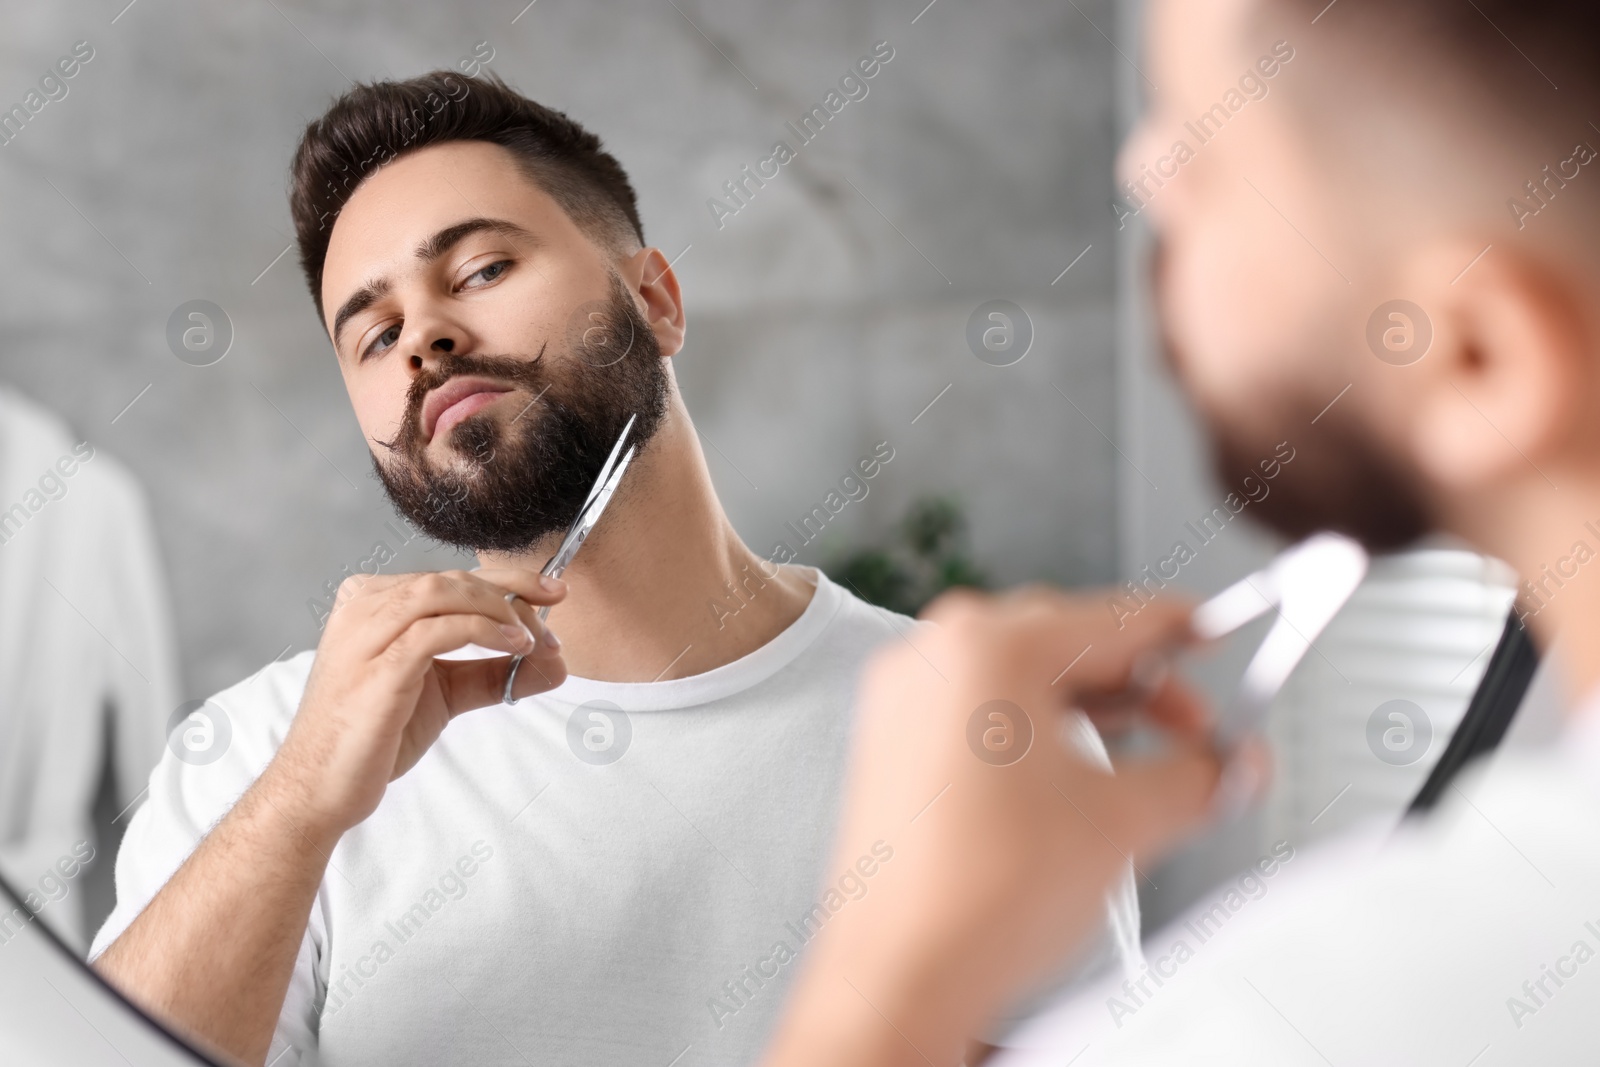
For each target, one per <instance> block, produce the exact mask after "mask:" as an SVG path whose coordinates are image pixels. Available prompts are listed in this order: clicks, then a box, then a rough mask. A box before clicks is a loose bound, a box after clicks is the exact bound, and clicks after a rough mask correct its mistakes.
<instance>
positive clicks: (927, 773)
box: [770, 589, 1265, 1064]
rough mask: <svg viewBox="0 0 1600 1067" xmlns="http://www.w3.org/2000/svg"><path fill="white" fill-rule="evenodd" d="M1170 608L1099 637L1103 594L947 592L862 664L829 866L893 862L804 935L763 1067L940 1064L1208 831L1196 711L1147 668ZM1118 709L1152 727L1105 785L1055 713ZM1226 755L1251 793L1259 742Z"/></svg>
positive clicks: (1103, 625) (1160, 652)
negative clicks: (1121, 893) (1234, 756)
mask: <svg viewBox="0 0 1600 1067" xmlns="http://www.w3.org/2000/svg"><path fill="white" fill-rule="evenodd" d="M1189 612H1190V605H1188V604H1184V603H1170V602H1158V603H1153V604H1150V605H1148V606H1146V607H1145V608H1144V609H1143V610H1142V611H1140V613H1139V614H1138V615H1137V616H1136V617H1135V618H1133V619H1130V620H1126V625H1125V626H1124V627H1123V628H1121V629H1119V628H1118V626H1117V624H1116V623H1115V622H1114V621H1113V620H1112V618H1111V617H1110V615H1109V614H1108V613H1107V611H1106V609H1105V605H1104V598H1103V597H1094V596H1086V597H1070V596H1066V595H1063V594H1060V593H1056V592H1052V591H1047V590H1042V589H1030V590H1025V591H1021V592H1016V593H1011V594H1007V595H1004V596H999V597H989V596H983V595H979V594H976V593H972V592H956V593H952V594H949V595H947V596H945V597H943V598H941V599H940V600H939V601H937V602H936V603H935V604H934V605H933V606H932V607H931V608H930V609H929V611H928V612H927V613H926V617H927V618H928V619H929V620H931V621H932V622H934V623H936V624H937V628H936V629H933V630H931V631H928V632H924V633H922V634H919V635H918V636H917V638H916V645H917V647H916V648H913V647H911V646H910V645H909V644H907V643H905V642H901V643H899V644H897V645H894V646H891V647H889V648H888V649H887V650H885V651H884V652H882V653H880V654H879V655H878V656H877V657H876V658H875V659H874V661H873V662H872V664H871V666H870V667H869V669H868V671H867V673H866V677H865V680H864V683H863V686H862V690H861V699H860V704H859V709H858V725H857V729H858V736H857V738H856V749H855V757H854V763H853V767H852V772H851V779H850V786H849V791H848V793H847V797H846V803H845V808H844V813H843V816H842V819H841V824H840V834H839V846H838V851H837V852H836V854H835V864H836V868H835V869H836V870H843V869H845V868H847V867H849V866H850V865H851V864H852V863H853V862H854V861H855V860H856V858H857V857H859V856H862V855H866V854H869V852H870V850H871V845H872V843H873V842H875V841H882V842H885V843H887V844H888V845H889V846H890V847H891V848H892V849H893V859H892V860H891V861H889V862H886V863H884V864H883V865H882V867H881V869H880V870H879V871H878V872H877V874H876V875H875V876H874V877H873V878H872V879H871V881H870V882H869V884H868V891H867V893H866V895H865V896H864V897H863V898H862V899H861V900H859V901H852V902H849V903H847V904H846V905H845V906H844V907H843V908H842V909H840V911H839V913H838V914H837V915H836V916H834V917H833V918H832V919H831V920H830V921H829V922H828V924H827V925H826V926H825V927H824V928H823V932H822V935H821V936H820V937H819V939H818V941H817V942H816V945H815V948H814V953H815V954H814V955H813V957H812V959H811V961H810V963H809V964H808V968H807V971H806V972H805V974H804V976H803V978H802V982H801V986H800V989H799V990H798V991H797V994H796V997H795V998H794V1000H793V1001H792V1002H791V1004H792V1007H793V1010H792V1011H791V1013H790V1014H789V1016H788V1017H787V1019H786V1022H785V1024H784V1026H783V1028H782V1029H781V1030H780V1036H779V1039H778V1041H777V1042H776V1043H775V1045H774V1047H773V1059H772V1060H771V1061H770V1063H772V1064H781V1063H795V1064H798V1063H802V1062H823V1061H827V1062H830V1063H839V1064H849V1063H898V1062H902V1061H903V1062H907V1063H912V1062H915V1063H922V1062H924V1058H925V1057H931V1059H932V1062H935V1063H946V1062H948V1063H956V1062H959V1059H960V1056H961V1049H962V1046H963V1043H964V1041H965V1040H966V1039H967V1038H969V1037H972V1036H974V1035H975V1034H976V1033H977V1032H978V1031H979V1030H980V1029H981V1028H982V1027H983V1026H984V1025H985V1024H986V1023H987V1022H988V1021H989V1019H991V1018H992V1017H993V1016H994V1015H995V1014H996V1013H997V1012H998V1011H999V1010H1001V1008H1002V1007H1003V1006H1004V1005H1005V1004H1006V1002H1007V1001H1008V1000H1009V999H1010V998H1012V997H1013V996H1014V995H1016V994H1017V993H1019V992H1021V991H1022V990H1023V989H1025V988H1026V987H1027V986H1028V985H1029V984H1030V983H1031V982H1034V981H1036V980H1038V979H1040V978H1042V977H1043V976H1045V975H1046V974H1047V973H1048V972H1049V971H1050V970H1051V969H1052V968H1053V967H1054V966H1055V965H1057V964H1059V963H1060V962H1061V961H1062V959H1063V957H1065V956H1066V955H1068V954H1069V953H1070V952H1071V951H1072V950H1073V949H1074V948H1075V947H1077V946H1078V945H1079V944H1081V943H1082V942H1083V940H1084V939H1085V938H1086V936H1087V935H1089V934H1090V933H1091V932H1093V931H1094V930H1096V929H1098V927H1099V926H1100V924H1101V923H1102V922H1103V921H1104V917H1105V898H1106V893H1107V890H1108V889H1109V888H1110V887H1111V886H1112V885H1113V883H1114V882H1115V880H1116V879H1117V878H1119V877H1120V876H1121V874H1122V872H1123V871H1124V870H1126V867H1127V864H1128V863H1130V862H1133V863H1135V864H1138V865H1139V866H1141V867H1143V866H1144V865H1145V864H1146V863H1148V862H1150V861H1151V860H1152V859H1153V858H1154V857H1156V856H1157V855H1159V854H1160V853H1161V852H1162V851H1163V850H1164V849H1166V848H1168V847H1170V846H1171V845H1173V844H1174V843H1176V842H1177V841H1178V840H1180V839H1181V838H1183V837H1184V836H1185V835H1188V834H1190V833H1192V832H1193V831H1194V830H1196V829H1197V828H1199V827H1201V826H1203V825H1205V824H1206V823H1207V822H1209V821H1210V816H1211V812H1212V810H1213V796H1214V793H1215V792H1216V789H1217V786H1218V781H1219V775H1220V773H1221V770H1222V768H1221V767H1220V766H1219V761H1218V759H1217V757H1216V755H1215V754H1214V753H1213V752H1212V750H1211V748H1210V746H1209V744H1208V742H1207V738H1206V732H1205V729H1206V726H1207V722H1208V717H1207V715H1206V713H1205V711H1204V709H1203V708H1202V707H1201V706H1200V704H1199V703H1198V701H1197V700H1196V698H1195V697H1194V695H1193V694H1192V693H1191V692H1190V691H1189V690H1188V689H1186V688H1185V687H1184V686H1183V685H1182V684H1181V683H1179V682H1178V681H1177V680H1176V678H1175V677H1174V676H1172V675H1171V673H1170V672H1167V671H1164V670H1162V671H1151V670H1150V669H1149V668H1150V666H1151V665H1152V664H1155V663H1160V662H1163V661H1164V660H1165V657H1166V655H1167V654H1168V653H1170V652H1171V651H1174V650H1175V649H1176V648H1177V647H1178V646H1180V645H1183V644H1186V643H1189V642H1190V641H1191V640H1192V638H1191V635H1190V632H1189V623H1188V619H1189ZM1069 665H1070V666H1069ZM1152 675H1154V677H1152ZM1129 702H1135V703H1138V704H1139V705H1141V706H1142V709H1143V712H1144V714H1145V716H1146V717H1147V719H1149V720H1152V721H1154V722H1155V723H1157V724H1159V725H1160V726H1162V727H1163V728H1164V730H1165V731H1166V733H1167V736H1168V738H1169V740H1170V744H1169V745H1168V746H1167V748H1166V751H1165V752H1163V753H1162V754H1161V755H1159V756H1156V757H1152V758H1150V759H1148V760H1143V761H1140V762H1137V763H1130V764H1125V765H1121V766H1119V767H1118V769H1117V772H1116V774H1115V775H1112V774H1111V773H1108V772H1106V771H1105V770H1104V769H1103V768H1101V767H1098V766H1096V765H1094V764H1093V763H1091V762H1090V761H1088V760H1087V759H1085V758H1084V757H1083V756H1082V755H1080V754H1079V753H1077V752H1076V751H1074V750H1073V749H1072V748H1071V747H1070V746H1069V745H1068V744H1066V743H1064V742H1063V731H1062V729H1061V727H1062V720H1063V715H1064V714H1065V713H1066V712H1068V711H1069V710H1070V709H1072V708H1074V707H1079V706H1108V705H1118V704H1127V703H1129ZM1240 759H1241V760H1243V761H1244V762H1243V763H1242V766H1244V767H1246V768H1247V769H1248V770H1249V772H1250V774H1251V775H1254V776H1255V777H1256V780H1262V779H1264V771H1265V767H1264V764H1263V763H1262V762H1261V761H1262V754H1261V750H1260V749H1259V748H1257V747H1250V748H1247V749H1245V750H1244V751H1243V753H1242V754H1241V756H1240ZM1247 776H1248V775H1247Z"/></svg>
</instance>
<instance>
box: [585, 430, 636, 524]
mask: <svg viewBox="0 0 1600 1067" xmlns="http://www.w3.org/2000/svg"><path fill="white" fill-rule="evenodd" d="M638 417H639V416H638V415H637V414H634V415H629V416H628V421H627V423H626V424H624V425H623V427H622V432H621V433H619V434H617V443H616V444H614V445H612V446H611V455H609V456H607V457H606V462H605V465H604V466H602V467H601V468H600V473H599V474H597V475H596V476H595V479H594V484H593V485H592V486H590V487H589V495H588V496H586V497H584V498H583V506H584V507H585V508H587V507H588V506H589V505H590V504H591V503H593V502H594V498H595V495H596V494H597V493H599V492H600V489H601V487H602V486H604V485H605V484H606V483H607V482H608V481H610V480H611V468H612V467H614V466H616V463H617V456H618V455H619V454H621V452H622V446H623V445H625V444H627V443H628V434H629V432H631V431H632V430H633V422H634V420H635V419H637V418H638ZM578 516H579V518H582V517H583V510H582V509H581V508H580V509H579V511H578Z"/></svg>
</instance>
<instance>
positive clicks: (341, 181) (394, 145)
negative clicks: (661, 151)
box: [289, 70, 644, 316]
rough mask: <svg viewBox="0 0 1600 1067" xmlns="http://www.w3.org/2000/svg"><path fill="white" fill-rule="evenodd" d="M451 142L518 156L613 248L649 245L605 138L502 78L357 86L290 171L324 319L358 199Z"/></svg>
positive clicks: (442, 74)
mask: <svg viewBox="0 0 1600 1067" xmlns="http://www.w3.org/2000/svg"><path fill="white" fill-rule="evenodd" d="M449 141H487V142H489V143H491V144H497V145H501V146H502V147H505V148H507V149H510V150H511V152H512V153H514V154H515V156H516V157H517V160H518V162H519V163H520V164H521V165H522V169H523V171H524V173H526V174H527V176H528V177H529V178H530V179H531V180H532V181H534V182H535V183H537V184H538V186H539V187H540V188H541V189H543V190H544V191H545V192H546V193H549V194H550V196H551V198H553V199H554V200H555V202H556V203H558V204H560V205H561V208H562V210H564V211H565V212H566V213H567V214H568V215H570V216H571V217H572V220H573V221H574V222H576V223H577V224H578V227H579V228H580V229H582V230H583V231H584V232H585V233H586V234H588V235H589V236H590V237H591V238H593V239H594V240H596V241H597V242H599V243H600V244H601V245H603V246H604V247H607V248H611V249H615V250H616V251H618V252H626V251H629V250H631V249H632V248H635V247H638V245H642V244H643V243H644V226H643V224H642V223H641V222H640V221H639V207H638V200H637V197H636V196H635V195H634V191H633V184H632V183H631V182H629V181H628V174H627V172H626V171H624V170H623V169H622V164H621V163H618V162H617V160H616V158H615V157H613V156H612V155H611V154H610V153H609V152H607V151H606V150H605V148H604V147H603V146H602V145H601V143H600V138H598V137H596V136H595V135H594V134H592V133H590V132H589V131H588V130H586V129H584V128H583V127H582V126H580V125H578V124H577V123H576V122H574V121H573V120H572V119H569V118H568V117H567V116H566V115H563V114H562V113H561V112H559V111H554V110H552V109H550V108H547V107H545V106H544V105H542V104H538V103H535V102H534V101H532V100H529V99H528V98H527V97H525V96H523V95H522V94H521V93H518V92H517V91H516V90H515V89H512V88H511V87H510V86H509V85H507V84H506V83H505V82H504V81H502V80H501V79H500V77H499V76H498V75H496V74H493V73H489V72H485V73H483V74H481V75H479V76H478V77H475V78H468V77H465V76H463V75H461V74H457V73H456V72H454V71H450V70H436V71H432V72H431V73H428V74H424V75H421V76H420V77H416V78H410V79H407V80H406V81H386V82H372V83H370V84H365V85H357V86H356V87H355V88H353V89H351V90H350V91H349V92H347V93H345V94H344V95H343V96H341V97H339V99H337V100H335V101H334V103H333V106H332V107H330V108H329V109H328V110H327V112H326V113H325V114H324V115H323V116H322V117H321V118H319V119H317V120H316V121H314V122H312V123H311V124H310V125H309V126H307V127H306V132H305V136H303V137H302V138H301V139H300V147H299V148H297V149H296V150H295V154H294V162H293V164H291V166H290V171H289V175H290V187H289V214H290V215H291V216H292V217H293V219H294V233H295V240H296V242H297V243H298V244H299V246H300V267H301V269H302V270H304V271H305V274H306V284H308V285H309V286H310V287H311V298H312V300H314V301H315V302H316V305H317V314H318V315H319V316H320V315H321V314H322V310H323V309H322V267H323V261H324V260H325V259H326V258H327V254H328V240H329V238H330V236H331V235H332V233H333V224H334V221H335V220H336V219H337V218H338V217H339V212H340V211H341V210H343V208H344V205H345V203H346V201H348V200H349V199H350V196H351V194H353V193H354V192H355V190H356V188H357V187H358V186H359V185H360V184H361V183H362V182H363V181H364V180H366V178H367V177H368V176H369V175H371V174H372V173H373V172H374V171H376V170H377V169H378V168H379V167H381V166H383V165H384V164H385V163H388V162H390V161H392V160H394V159H397V158H398V157H400V156H402V155H404V154H405V153H407V152H412V151H415V150H417V149H419V148H423V147H426V146H428V145H434V144H444V143H446V142H449ZM635 242H637V244H635Z"/></svg>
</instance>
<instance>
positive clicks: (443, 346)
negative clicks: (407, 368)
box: [410, 329, 466, 371]
mask: <svg viewBox="0 0 1600 1067" xmlns="http://www.w3.org/2000/svg"><path fill="white" fill-rule="evenodd" d="M421 341H422V342H426V343H425V344H422V343H419V347H418V348H417V349H416V350H414V351H413V352H412V353H411V360H410V363H411V369H412V370H413V371H420V370H422V369H423V368H424V367H426V366H427V365H428V364H429V363H430V362H437V360H438V358H439V357H440V356H442V355H447V354H450V353H454V352H455V351H456V350H457V349H458V348H464V347H466V346H465V344H464V343H463V342H464V338H462V337H460V336H457V335H456V334H455V332H454V331H451V330H448V329H440V330H438V331H436V332H435V333H434V334H433V335H432V336H431V337H424V338H422V339H421Z"/></svg>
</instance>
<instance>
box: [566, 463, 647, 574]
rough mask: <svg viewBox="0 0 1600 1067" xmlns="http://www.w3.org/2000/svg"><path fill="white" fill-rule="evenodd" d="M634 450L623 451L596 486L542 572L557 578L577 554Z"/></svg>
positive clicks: (598, 519)
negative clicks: (604, 477) (609, 473)
mask: <svg viewBox="0 0 1600 1067" xmlns="http://www.w3.org/2000/svg"><path fill="white" fill-rule="evenodd" d="M633 454H634V450H633V448H632V447H630V448H629V449H628V451H627V452H625V453H623V456H622V462H621V463H618V464H617V467H616V469H615V470H614V471H612V472H611V477H610V478H608V479H606V481H605V483H604V484H603V485H600V486H597V487H596V489H595V493H594V495H593V496H592V497H591V498H590V500H589V503H588V504H586V505H585V506H584V508H583V510H582V511H580V512H579V513H578V521H577V522H575V523H574V524H573V526H572V529H571V530H569V531H568V532H567V536H566V539H565V540H564V541H562V542H561V547H560V549H558V550H557V551H556V554H555V555H554V556H552V557H551V558H550V562H549V563H547V564H545V568H544V573H545V574H548V575H551V576H552V577H557V578H559V577H560V576H561V573H562V572H563V571H565V570H566V569H567V567H569V566H570V565H571V564H572V560H573V558H574V557H576V556H577V554H578V549H580V548H582V547H583V542H584V541H586V540H588V537H589V532H590V531H591V530H593V529H594V527H595V523H597V522H599V521H600V516H601V514H602V513H603V512H604V511H605V510H606V505H607V504H609V503H611V497H612V494H613V493H615V492H616V491H617V486H618V484H620V483H621V481H622V475H623V472H625V471H626V470H627V469H628V464H629V463H631V462H632V461H633Z"/></svg>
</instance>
